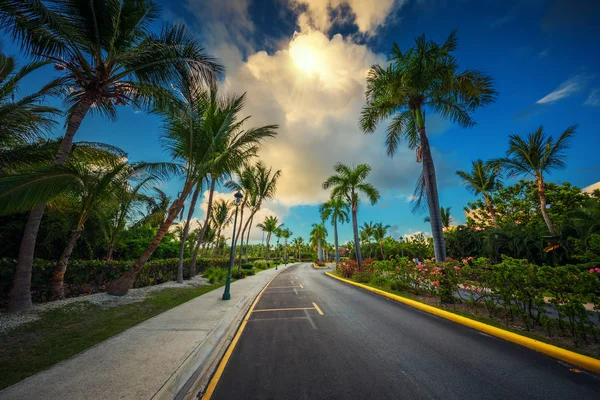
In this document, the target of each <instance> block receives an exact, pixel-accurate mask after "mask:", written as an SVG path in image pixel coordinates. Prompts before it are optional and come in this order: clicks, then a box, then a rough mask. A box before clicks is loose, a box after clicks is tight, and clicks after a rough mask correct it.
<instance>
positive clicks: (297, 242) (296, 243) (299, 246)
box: [292, 236, 304, 261]
mask: <svg viewBox="0 0 600 400" xmlns="http://www.w3.org/2000/svg"><path fill="white" fill-rule="evenodd" d="M303 245H304V239H303V238H302V237H300V236H298V237H295V238H294V240H292V246H294V247H295V248H296V252H297V254H298V261H301V257H300V251H301V250H302V246H303Z"/></svg>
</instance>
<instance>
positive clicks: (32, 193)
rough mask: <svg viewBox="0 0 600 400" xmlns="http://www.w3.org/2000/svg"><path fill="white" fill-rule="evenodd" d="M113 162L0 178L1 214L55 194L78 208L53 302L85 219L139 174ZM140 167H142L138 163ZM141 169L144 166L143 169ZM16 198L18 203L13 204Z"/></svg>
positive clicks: (59, 296)
mask: <svg viewBox="0 0 600 400" xmlns="http://www.w3.org/2000/svg"><path fill="white" fill-rule="evenodd" d="M117 160H118V157H117V156H114V161H113V162H112V163H109V164H106V163H102V162H95V163H93V164H91V163H89V162H85V161H84V162H78V161H77V160H76V159H75V158H73V159H71V160H70V161H69V162H67V163H66V164H65V165H63V166H60V167H59V166H53V167H46V168H44V169H39V170H35V171H33V173H32V172H30V171H28V172H26V173H23V174H14V175H10V176H8V177H6V178H4V179H2V183H1V184H0V186H5V185H6V186H5V187H3V188H2V189H3V190H1V192H2V196H1V197H0V199H1V201H2V203H3V204H6V205H5V207H3V210H4V211H7V210H8V211H12V212H14V211H23V210H27V209H30V208H31V207H32V206H33V205H35V204H39V203H40V202H41V201H43V202H44V203H46V202H48V201H50V200H52V199H53V198H55V197H56V196H58V195H62V196H67V197H69V198H71V199H73V200H74V201H75V204H76V205H77V211H76V224H75V226H74V229H73V230H72V231H71V235H70V237H69V239H68V241H67V245H66V247H65V249H64V250H63V252H62V254H61V255H60V257H59V259H58V261H57V262H56V265H55V266H54V270H53V274H52V285H51V288H52V294H53V298H54V299H63V298H64V286H63V277H64V274H65V271H66V269H67V265H68V262H69V258H70V256H71V253H72V251H73V249H74V247H75V244H76V243H77V241H78V240H79V238H80V237H81V234H82V232H83V230H84V227H85V223H86V221H87V220H88V218H89V217H90V216H91V215H93V214H94V213H97V212H99V211H100V209H101V207H102V204H103V203H106V202H107V201H111V200H116V197H115V192H116V191H117V189H118V188H120V187H122V186H123V185H125V184H126V183H127V181H128V180H129V179H130V178H131V177H132V176H134V175H136V174H139V173H140V169H138V166H131V165H129V164H128V163H127V162H121V161H117ZM140 165H142V164H140ZM142 169H143V166H142ZM16 199H19V200H18V201H15V200H16Z"/></svg>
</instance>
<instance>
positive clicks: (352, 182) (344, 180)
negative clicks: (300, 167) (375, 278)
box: [323, 163, 380, 266]
mask: <svg viewBox="0 0 600 400" xmlns="http://www.w3.org/2000/svg"><path fill="white" fill-rule="evenodd" d="M333 170H334V171H335V172H336V173H337V174H336V175H332V176H330V177H329V178H327V180H326V181H325V182H323V189H329V188H333V190H332V192H331V198H339V199H342V200H344V201H345V202H346V203H348V205H349V206H350V208H351V210H352V227H353V229H354V242H355V243H356V244H357V245H356V262H357V263H358V265H359V266H360V265H361V263H362V257H361V254H360V244H359V240H358V219H357V217H356V213H357V212H358V205H359V204H360V197H359V196H360V194H364V195H365V196H367V198H368V199H369V202H370V203H371V204H375V203H376V202H377V201H378V200H379V197H380V196H379V191H378V190H377V189H375V187H374V186H373V185H371V184H369V183H366V182H365V180H366V179H367V177H368V176H369V173H370V172H371V167H370V166H369V165H368V164H360V165H358V166H357V167H356V168H350V167H348V166H346V165H344V164H342V163H337V164H336V165H335V166H334V167H333Z"/></svg>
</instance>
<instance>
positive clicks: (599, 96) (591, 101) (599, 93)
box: [583, 89, 600, 107]
mask: <svg viewBox="0 0 600 400" xmlns="http://www.w3.org/2000/svg"><path fill="white" fill-rule="evenodd" d="M583 104H584V105H586V106H593V107H600V89H594V90H592V92H591V93H590V94H589V96H588V98H587V99H586V100H585V103H583Z"/></svg>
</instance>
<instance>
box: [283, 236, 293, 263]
mask: <svg viewBox="0 0 600 400" xmlns="http://www.w3.org/2000/svg"><path fill="white" fill-rule="evenodd" d="M293 234H294V233H293V232H292V231H290V230H289V229H287V228H286V229H282V230H281V237H282V238H283V241H284V243H283V259H284V260H285V263H286V264H287V260H288V252H287V249H288V239H289V238H290V237H291V236H292V235H293Z"/></svg>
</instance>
